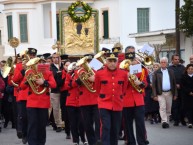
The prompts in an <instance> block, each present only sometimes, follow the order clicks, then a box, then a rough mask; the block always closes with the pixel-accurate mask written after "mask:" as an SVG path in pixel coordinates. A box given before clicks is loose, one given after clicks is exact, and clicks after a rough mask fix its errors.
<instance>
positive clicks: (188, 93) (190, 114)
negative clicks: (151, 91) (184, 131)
mask: <svg viewBox="0 0 193 145" xmlns="http://www.w3.org/2000/svg"><path fill="white" fill-rule="evenodd" d="M180 86H181V88H182V99H183V105H184V109H185V112H186V116H187V118H188V127H189V128H192V127H193V126H192V124H193V87H192V86H193V64H188V65H187V66H186V69H185V73H184V75H183V76H182V79H181V85H180Z"/></svg>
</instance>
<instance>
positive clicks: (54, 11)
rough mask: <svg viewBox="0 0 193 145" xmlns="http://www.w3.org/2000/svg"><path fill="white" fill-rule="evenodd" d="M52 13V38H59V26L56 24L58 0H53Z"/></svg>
mask: <svg viewBox="0 0 193 145" xmlns="http://www.w3.org/2000/svg"><path fill="white" fill-rule="evenodd" d="M51 13H52V38H53V39H54V40H57V28H56V27H57V26H56V2H51Z"/></svg>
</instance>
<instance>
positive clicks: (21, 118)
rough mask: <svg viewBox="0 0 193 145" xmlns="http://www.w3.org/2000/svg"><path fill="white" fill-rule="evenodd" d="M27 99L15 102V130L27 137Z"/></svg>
mask: <svg viewBox="0 0 193 145" xmlns="http://www.w3.org/2000/svg"><path fill="white" fill-rule="evenodd" d="M26 103H27V101H19V102H17V110H18V116H17V131H18V132H22V136H23V137H27V124H28V123H27V108H26Z"/></svg>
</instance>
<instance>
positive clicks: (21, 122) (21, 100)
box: [12, 51, 37, 144]
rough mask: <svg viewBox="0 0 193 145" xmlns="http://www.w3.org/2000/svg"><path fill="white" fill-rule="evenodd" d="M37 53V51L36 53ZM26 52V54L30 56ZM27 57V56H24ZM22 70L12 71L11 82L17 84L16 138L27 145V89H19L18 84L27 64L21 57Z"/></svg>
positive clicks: (22, 77)
mask: <svg viewBox="0 0 193 145" xmlns="http://www.w3.org/2000/svg"><path fill="white" fill-rule="evenodd" d="M36 52H37V51H36ZM30 53H31V51H30V52H28V54H30ZM26 55H27V54H26ZM22 58H23V59H22V61H23V62H22V68H21V69H18V68H16V69H15V71H14V76H13V78H12V80H13V82H17V84H18V89H19V91H18V97H17V111H18V116H17V136H18V137H19V138H20V137H21V138H22V142H23V144H26V143H27V108H26V104H27V96H28V88H26V89H21V87H20V84H21V81H22V80H23V79H24V76H25V70H26V66H25V64H26V63H27V61H29V60H27V59H26V58H25V57H24V56H22Z"/></svg>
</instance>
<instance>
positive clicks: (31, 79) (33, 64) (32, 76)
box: [25, 58, 47, 95]
mask: <svg viewBox="0 0 193 145" xmlns="http://www.w3.org/2000/svg"><path fill="white" fill-rule="evenodd" d="M39 61H40V58H33V59H30V60H29V61H28V62H27V63H26V66H27V67H29V68H30V69H28V70H26V72H25V74H27V75H26V79H27V82H28V84H29V85H30V87H31V89H32V91H33V92H34V93H35V94H37V95H40V94H43V93H44V92H45V91H46V89H47V88H46V87H44V88H43V89H41V90H40V89H39V88H40V86H39V85H38V84H36V79H39V78H42V79H44V77H43V74H42V73H41V72H38V71H37V63H38V62H39ZM30 70H32V72H30V73H29V74H28V71H30Z"/></svg>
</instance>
